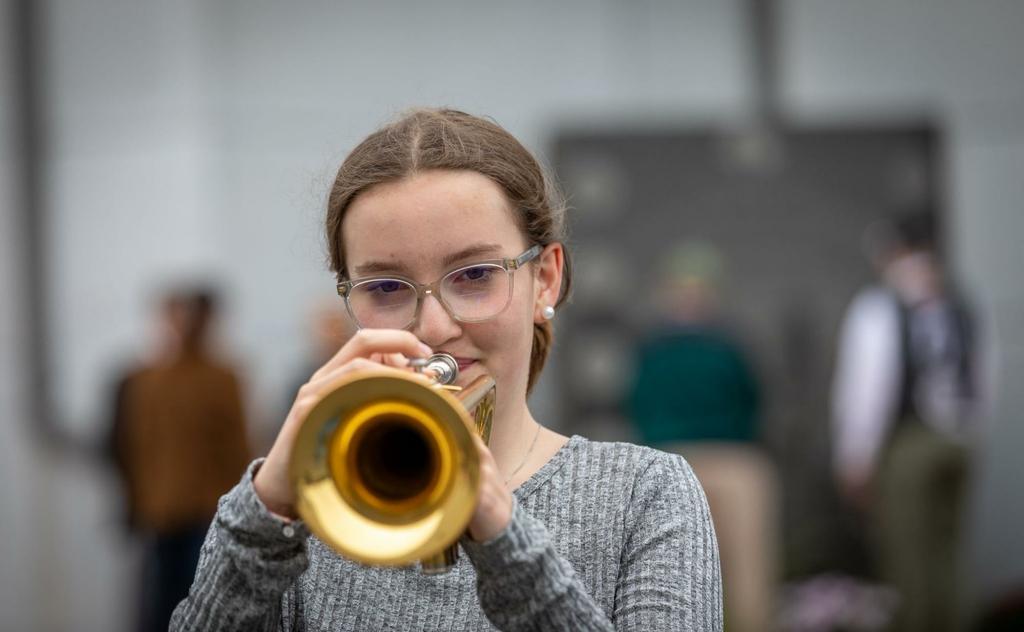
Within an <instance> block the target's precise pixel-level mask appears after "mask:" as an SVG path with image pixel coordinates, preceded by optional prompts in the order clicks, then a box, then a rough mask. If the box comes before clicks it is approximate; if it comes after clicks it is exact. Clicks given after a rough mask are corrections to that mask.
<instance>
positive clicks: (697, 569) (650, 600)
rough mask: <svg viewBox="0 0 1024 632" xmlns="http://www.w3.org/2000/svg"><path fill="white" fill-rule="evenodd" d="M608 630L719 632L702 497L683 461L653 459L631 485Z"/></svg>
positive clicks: (718, 593) (713, 560)
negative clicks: (612, 626) (612, 621)
mask: <svg viewBox="0 0 1024 632" xmlns="http://www.w3.org/2000/svg"><path fill="white" fill-rule="evenodd" d="M626 521H627V528H626V541H625V544H624V547H623V551H622V558H621V563H620V568H619V578H618V585H617V587H616V591H615V629H617V630H644V631H645V632H646V631H649V630H685V631H692V632H698V631H699V632H705V631H712V632H713V631H718V632H720V631H721V630H722V628H723V619H722V577H721V568H720V563H719V557H718V541H717V539H716V538H715V531H714V527H713V526H712V523H711V514H710V512H709V510H708V504H707V499H706V498H705V497H704V490H703V489H702V488H701V486H700V483H699V482H697V477H696V476H695V475H694V473H693V470H692V469H691V468H690V466H689V464H687V463H686V461H685V460H683V458H682V457H680V456H676V455H669V454H665V453H660V452H659V453H656V457H655V458H654V459H653V460H652V461H651V462H650V463H649V464H648V466H647V468H646V470H645V471H644V472H643V474H641V475H640V476H639V477H638V478H637V480H636V483H635V487H634V490H633V498H632V500H631V501H630V505H629V508H628V513H627V517H626Z"/></svg>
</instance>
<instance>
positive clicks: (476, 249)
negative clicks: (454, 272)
mask: <svg viewBox="0 0 1024 632" xmlns="http://www.w3.org/2000/svg"><path fill="white" fill-rule="evenodd" d="M500 252H501V246H500V245H498V244H474V245H472V246H469V247H466V248H463V249H462V250H459V251H458V252H453V253H451V254H448V255H445V257H444V259H442V260H441V263H442V265H443V266H444V267H446V268H447V267H448V266H450V265H452V264H454V263H458V262H459V261H464V260H466V259H469V258H471V257H482V256H484V255H492V256H495V257H496V256H498V254H499V253H500Z"/></svg>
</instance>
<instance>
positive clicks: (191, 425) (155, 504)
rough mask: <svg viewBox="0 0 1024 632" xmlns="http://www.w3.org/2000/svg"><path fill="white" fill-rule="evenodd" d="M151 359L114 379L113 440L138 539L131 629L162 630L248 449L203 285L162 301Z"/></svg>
mask: <svg viewBox="0 0 1024 632" xmlns="http://www.w3.org/2000/svg"><path fill="white" fill-rule="evenodd" d="M161 307H162V309H161V317H162V320H163V325H164V326H163V332H162V338H163V340H162V342H161V345H160V350H159V352H158V354H157V357H156V359H154V360H152V361H150V362H148V363H146V364H145V365H143V366H141V367H139V368H136V369H134V370H131V371H129V372H128V373H127V374H126V375H125V376H124V377H123V379H122V380H121V382H120V384H119V386H118V389H117V396H116V403H115V414H114V421H113V433H112V435H113V436H112V440H113V446H112V447H113V449H114V455H115V459H116V462H117V464H118V467H119V470H120V473H121V476H122V482H123V484H124V489H125V496H126V505H127V507H126V508H127V514H128V516H127V517H128V522H129V525H130V526H131V528H132V530H133V531H136V532H138V533H139V534H140V535H141V536H142V537H143V538H144V540H145V543H146V544H145V555H144V557H145V560H144V563H143V579H142V582H141V584H140V588H141V590H142V603H141V607H140V613H139V622H138V626H139V629H140V630H166V629H167V626H168V623H169V621H170V616H171V612H172V611H173V609H174V606H175V605H176V604H177V603H178V602H179V601H180V600H181V599H182V598H184V597H185V595H186V594H187V592H188V587H189V584H190V583H191V580H192V576H193V575H194V574H195V568H196V564H197V562H198V559H199V549H200V547H201V546H202V543H203V538H204V536H205V534H206V531H207V529H208V527H209V524H210V520H211V519H212V518H213V515H214V513H215V512H216V509H217V500H218V499H219V498H220V496H221V495H223V494H224V493H225V492H226V491H227V490H228V489H230V488H231V487H232V486H233V485H234V483H235V482H236V481H237V480H238V478H239V476H241V474H242V472H243V471H244V470H245V467H246V465H247V464H248V463H249V461H250V459H251V454H250V450H249V446H248V441H247V439H246V429H245V421H244V415H243V411H242V402H241V389H240V384H239V379H238V377H237V375H236V373H235V372H234V371H233V370H232V369H231V368H229V367H228V366H226V365H225V364H224V363H222V362H221V361H219V360H218V359H217V358H216V357H215V354H214V353H213V352H212V351H211V350H210V349H209V345H208V344H207V338H208V336H207V334H208V331H209V329H210V324H211V321H212V320H213V318H214V316H215V309H216V301H215V297H214V295H213V294H212V292H209V291H205V290H200V291H195V290H192V291H185V292H175V293H172V294H170V295H169V296H167V297H166V298H165V299H164V301H163V304H162V306H161Z"/></svg>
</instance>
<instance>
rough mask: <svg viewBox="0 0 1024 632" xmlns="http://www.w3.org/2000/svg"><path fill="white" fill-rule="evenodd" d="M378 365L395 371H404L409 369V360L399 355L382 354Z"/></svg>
mask: <svg viewBox="0 0 1024 632" xmlns="http://www.w3.org/2000/svg"><path fill="white" fill-rule="evenodd" d="M380 363H381V364H383V365H385V366H391V367H395V368H396V369H405V368H408V367H409V358H407V357H406V356H405V355H403V354H401V353H382V354H381V359H380Z"/></svg>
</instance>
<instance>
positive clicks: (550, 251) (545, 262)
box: [533, 242, 565, 323]
mask: <svg viewBox="0 0 1024 632" xmlns="http://www.w3.org/2000/svg"><path fill="white" fill-rule="evenodd" d="M564 265H565V249H564V248H563V247H562V244H560V243H558V242H554V243H550V244H548V245H547V246H545V247H544V250H542V251H541V253H540V256H539V257H537V260H536V272H535V273H534V301H533V322H535V323H542V322H544V321H545V320H550V316H545V314H544V311H545V308H546V307H551V308H554V307H555V303H557V302H558V295H559V293H560V292H561V291H562V270H563V269H564ZM549 313H550V312H549Z"/></svg>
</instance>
